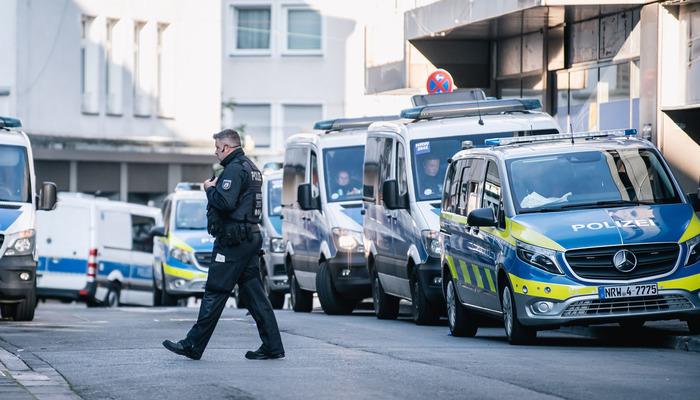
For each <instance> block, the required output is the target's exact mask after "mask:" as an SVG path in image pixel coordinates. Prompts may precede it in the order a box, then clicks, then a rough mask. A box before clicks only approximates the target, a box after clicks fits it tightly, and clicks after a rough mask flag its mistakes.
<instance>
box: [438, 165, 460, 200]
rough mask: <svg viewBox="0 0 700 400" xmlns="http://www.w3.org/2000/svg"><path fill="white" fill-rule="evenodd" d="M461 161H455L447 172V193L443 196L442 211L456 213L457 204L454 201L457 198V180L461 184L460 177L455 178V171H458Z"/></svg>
mask: <svg viewBox="0 0 700 400" xmlns="http://www.w3.org/2000/svg"><path fill="white" fill-rule="evenodd" d="M459 163H460V162H459V161H454V162H452V163H450V166H449V167H448V168H447V172H446V173H445V191H444V192H443V194H442V211H445V212H454V211H453V208H454V204H455V203H456V202H455V201H454V199H455V197H456V192H457V191H456V189H455V186H456V185H455V182H454V181H455V179H456V180H457V182H459V176H457V178H455V171H457V168H458V165H459Z"/></svg>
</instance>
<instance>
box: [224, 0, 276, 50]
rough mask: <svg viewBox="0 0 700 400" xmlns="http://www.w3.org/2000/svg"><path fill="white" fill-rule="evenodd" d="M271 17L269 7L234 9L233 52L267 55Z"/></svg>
mask: <svg viewBox="0 0 700 400" xmlns="http://www.w3.org/2000/svg"><path fill="white" fill-rule="evenodd" d="M271 17H272V12H271V10H270V7H269V6H266V7H234V8H233V19H234V27H235V29H234V43H235V44H236V45H235V49H234V50H235V51H234V52H235V53H242V54H269V52H270V25H271V20H272V18H271Z"/></svg>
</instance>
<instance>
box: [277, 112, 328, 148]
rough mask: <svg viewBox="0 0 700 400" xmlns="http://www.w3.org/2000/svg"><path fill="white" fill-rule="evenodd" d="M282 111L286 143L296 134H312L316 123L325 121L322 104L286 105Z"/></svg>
mask: <svg viewBox="0 0 700 400" xmlns="http://www.w3.org/2000/svg"><path fill="white" fill-rule="evenodd" d="M282 111H283V118H284V127H283V132H284V141H286V140H287V138H288V137H290V136H291V135H294V134H295V133H300V132H311V131H312V130H313V126H314V123H315V122H316V121H320V120H321V119H323V107H322V106H321V105H320V104H316V105H308V104H285V105H284V106H282Z"/></svg>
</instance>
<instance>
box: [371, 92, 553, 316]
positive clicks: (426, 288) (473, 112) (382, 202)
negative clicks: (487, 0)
mask: <svg viewBox="0 0 700 400" xmlns="http://www.w3.org/2000/svg"><path fill="white" fill-rule="evenodd" d="M467 94H469V93H467ZM459 96H460V94H459V93H455V94H450V96H445V97H443V95H433V96H428V97H424V98H418V99H414V104H417V102H416V100H423V101H421V102H420V103H421V104H424V105H423V106H419V107H415V108H411V109H408V110H404V111H402V112H401V117H402V118H404V119H406V120H410V121H409V122H406V121H394V122H376V123H374V124H372V125H371V126H370V127H369V129H368V131H367V143H366V146H365V154H364V195H363V200H364V207H363V213H364V238H365V252H366V257H367V267H368V269H369V276H370V279H371V281H372V294H373V296H372V297H373V300H374V309H375V313H376V315H377V317H378V318H380V319H394V318H396V317H397V316H398V313H399V301H400V300H401V299H406V300H409V301H411V302H412V304H413V319H414V321H415V322H416V323H417V324H432V323H435V322H436V321H437V320H438V319H439V318H440V316H441V315H443V314H444V313H445V300H444V297H443V292H442V284H441V282H442V281H441V279H442V277H441V269H440V246H439V242H438V238H439V235H438V230H439V229H440V221H439V217H440V201H441V199H442V193H443V190H444V188H443V184H444V179H445V169H446V168H447V166H448V165H449V163H448V159H449V158H450V157H452V155H453V154H455V153H456V152H457V151H459V150H460V148H461V147H462V146H463V145H467V146H477V147H478V146H483V145H484V140H485V139H486V138H494V137H496V138H498V137H513V136H525V135H542V134H553V133H559V126H558V125H557V123H556V121H555V120H554V119H553V118H552V117H551V116H549V115H548V114H545V113H542V112H539V111H537V109H539V108H540V103H539V101H538V100H524V99H509V100H481V101H479V99H478V98H472V99H468V100H467V101H457V100H459ZM440 99H446V101H448V102H446V103H440V102H439V101H440ZM463 142H464V143H463ZM470 201H471V200H470Z"/></svg>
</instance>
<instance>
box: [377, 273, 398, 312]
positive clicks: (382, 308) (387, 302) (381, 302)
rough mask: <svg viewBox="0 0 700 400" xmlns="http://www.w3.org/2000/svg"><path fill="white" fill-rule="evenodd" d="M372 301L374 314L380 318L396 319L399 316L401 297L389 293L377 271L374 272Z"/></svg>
mask: <svg viewBox="0 0 700 400" xmlns="http://www.w3.org/2000/svg"><path fill="white" fill-rule="evenodd" d="M372 302H373V303H374V314H375V315H376V316H377V318H379V319H396V318H397V317H398V316H399V303H400V302H401V299H399V298H398V297H394V296H392V295H390V294H387V293H386V292H385V291H384V288H383V287H382V282H381V281H380V280H379V275H378V274H377V272H376V271H374V272H373V273H372Z"/></svg>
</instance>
